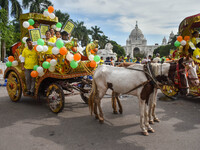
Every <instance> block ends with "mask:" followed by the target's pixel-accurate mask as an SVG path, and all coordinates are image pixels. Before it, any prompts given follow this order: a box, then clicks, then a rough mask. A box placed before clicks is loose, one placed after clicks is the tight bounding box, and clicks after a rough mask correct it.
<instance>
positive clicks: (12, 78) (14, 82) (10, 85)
mask: <svg viewBox="0 0 200 150" xmlns="http://www.w3.org/2000/svg"><path fill="white" fill-rule="evenodd" d="M6 88H7V91H8V95H9V97H10V99H11V100H12V101H13V102H18V101H19V100H20V99H21V96H22V86H21V83H20V80H19V77H18V75H17V74H16V73H15V72H11V73H10V74H9V75H8V78H7V85H6Z"/></svg>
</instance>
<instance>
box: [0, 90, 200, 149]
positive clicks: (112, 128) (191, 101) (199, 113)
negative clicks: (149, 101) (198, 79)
mask: <svg viewBox="0 0 200 150" xmlns="http://www.w3.org/2000/svg"><path fill="white" fill-rule="evenodd" d="M162 96H163V95H162V94H161V93H159V95H158V97H160V98H161V97H162ZM162 99H163V98H162ZM121 101H122V105H123V108H124V113H123V114H122V115H120V114H118V115H114V114H112V109H111V103H110V98H104V99H103V100H102V102H103V103H102V107H103V111H104V116H105V123H104V124H99V122H98V121H96V120H95V119H94V116H93V117H91V116H90V114H89V111H88V107H87V105H86V104H84V103H83V102H82V100H81V99H80V96H78V95H77V96H71V97H67V98H66V106H65V108H64V111H63V112H62V113H60V114H58V115H55V114H53V113H51V112H50V110H49V109H48V107H47V106H46V105H45V104H39V103H36V102H35V101H34V100H33V99H30V98H24V97H23V98H22V100H21V101H20V102H19V103H14V102H11V101H10V100H9V97H8V96H7V94H6V90H5V89H4V88H2V87H0V120H1V121H0V150H110V149H112V150H199V147H200V142H199V141H200V99H199V98H191V97H190V98H183V97H179V98H178V100H175V101H171V100H158V106H157V109H156V112H157V114H158V117H159V118H160V119H161V122H160V123H156V124H155V125H153V126H152V127H153V128H154V129H155V130H156V132H155V133H151V134H150V135H149V136H147V137H145V136H143V135H141V133H140V131H141V130H140V127H139V109H138V102H137V98H136V97H127V98H123V99H122V100H121Z"/></svg>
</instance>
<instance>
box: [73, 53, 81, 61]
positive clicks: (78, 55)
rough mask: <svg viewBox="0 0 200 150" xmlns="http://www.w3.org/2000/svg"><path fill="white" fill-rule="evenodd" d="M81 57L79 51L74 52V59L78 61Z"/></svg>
mask: <svg viewBox="0 0 200 150" xmlns="http://www.w3.org/2000/svg"><path fill="white" fill-rule="evenodd" d="M80 59H81V55H80V54H79V53H76V54H74V60H75V61H79V60H80Z"/></svg>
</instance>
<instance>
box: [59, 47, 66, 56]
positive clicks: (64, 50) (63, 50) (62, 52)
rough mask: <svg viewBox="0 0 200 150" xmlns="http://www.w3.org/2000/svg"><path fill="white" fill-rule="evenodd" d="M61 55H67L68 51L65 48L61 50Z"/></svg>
mask: <svg viewBox="0 0 200 150" xmlns="http://www.w3.org/2000/svg"><path fill="white" fill-rule="evenodd" d="M60 54H61V55H66V54H67V49H66V48H65V47H61V48H60Z"/></svg>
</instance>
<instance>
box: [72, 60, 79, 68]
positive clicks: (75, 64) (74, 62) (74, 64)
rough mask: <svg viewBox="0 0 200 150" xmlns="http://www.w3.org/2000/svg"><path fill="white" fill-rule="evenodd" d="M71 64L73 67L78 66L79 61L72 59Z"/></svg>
mask: <svg viewBox="0 0 200 150" xmlns="http://www.w3.org/2000/svg"><path fill="white" fill-rule="evenodd" d="M70 66H71V67H72V68H76V67H78V63H77V62H76V61H75V60H72V61H71V62H70Z"/></svg>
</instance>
